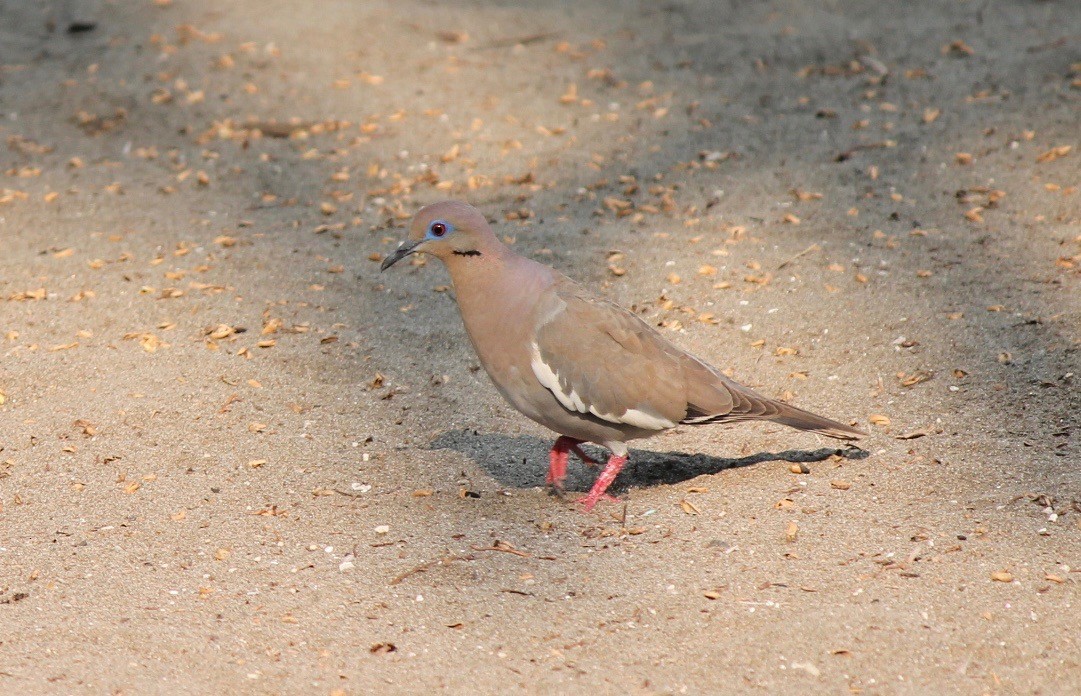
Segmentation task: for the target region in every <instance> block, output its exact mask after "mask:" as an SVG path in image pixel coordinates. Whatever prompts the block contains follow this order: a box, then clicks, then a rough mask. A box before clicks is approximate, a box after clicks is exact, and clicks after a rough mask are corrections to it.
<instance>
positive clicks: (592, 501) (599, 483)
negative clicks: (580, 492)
mask: <svg viewBox="0 0 1081 696" xmlns="http://www.w3.org/2000/svg"><path fill="white" fill-rule="evenodd" d="M626 463H627V458H626V457H617V456H616V455H614V454H613V455H612V456H611V457H609V458H608V463H607V464H605V465H604V470H603V471H602V472H601V475H600V476H598V477H597V480H596V481H595V482H594V483H593V488H591V489H589V493H587V494H586V496H585V497H584V498H579V499H578V502H579V503H581V504H582V505H585V507H586V510H592V509H593V506H594V505H596V504H597V501H598V500H600V499H601V498H605V499H607V500H617V498H614V497H612V496H610V495H608V494H607V493H605V491H607V490H608V486H610V485H612V481H615V480H616V476H619V472H620V470H621V469H622V468H623V465H624V464H626Z"/></svg>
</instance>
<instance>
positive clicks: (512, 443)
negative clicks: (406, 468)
mask: <svg viewBox="0 0 1081 696" xmlns="http://www.w3.org/2000/svg"><path fill="white" fill-rule="evenodd" d="M428 446H429V449H449V450H454V451H455V452H458V453H460V454H464V455H465V456H467V457H469V458H470V459H472V460H473V461H474V462H475V463H476V464H477V465H478V466H479V467H480V468H482V469H484V471H485V472H487V473H488V474H489V475H490V476H492V477H493V478H495V479H496V480H497V481H499V483H501V484H502V485H505V486H514V487H517V488H532V487H536V486H543V485H544V477H545V473H546V472H547V470H548V451H549V449H550V448H551V446H552V441H550V440H544V439H541V438H538V437H534V436H532V435H516V436H512V435H501V434H498V433H483V434H482V433H479V432H477V431H476V430H464V429H459V430H449V431H446V432H443V433H441V434H439V435H438V436H437V437H436V438H435V439H434V440H432V441H431V443H429V445H428ZM585 449H586V451H587V453H588V454H590V456H593V457H594V458H596V459H599V460H603V459H604V458H605V457H606V456H607V452H606V451H605V450H603V449H601V448H598V447H593V446H590V445H586V446H585ZM833 455H838V456H840V457H843V458H845V459H852V460H857V459H866V458H867V457H868V456H870V453H869V452H867V451H866V450H862V449H859V448H857V447H821V448H819V449H816V450H784V451H783V452H758V453H756V454H752V455H748V456H746V457H735V458H727V457H715V456H712V455H709V454H703V453H700V452H699V453H694V454H691V453H688V452H654V451H650V450H640V449H632V450H631V455H630V461H629V462H628V463H627V466H626V468H625V469H624V470H623V472H622V473H621V474H620V475H619V478H618V479H616V482H615V484H614V486H613V490H614V491H616V492H619V491H624V490H626V489H628V488H631V487H635V488H643V487H651V486H659V485H672V484H677V483H682V482H684V481H689V480H690V479H693V478H696V477H698V476H703V475H710V474H717V473H720V472H722V471H725V470H727V469H737V468H740V467H744V466H752V465H754V464H761V463H763V462H797V463H798V462H803V463H809V462H821V461H824V460H826V459H829V458H830V457H832V456H833ZM598 473H599V469H593V468H592V467H589V466H588V465H585V464H583V463H582V462H580V461H579V460H578V459H577V458H575V457H573V456H572V457H571V464H570V466H569V467H568V472H567V486H566V487H567V490H570V491H585V490H589V487H590V486H592V485H593V480H594V479H595V478H596V476H597V474H598Z"/></svg>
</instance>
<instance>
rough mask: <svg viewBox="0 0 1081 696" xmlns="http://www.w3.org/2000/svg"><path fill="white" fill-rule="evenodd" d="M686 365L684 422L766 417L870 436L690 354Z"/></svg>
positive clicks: (848, 436)
mask: <svg viewBox="0 0 1081 696" xmlns="http://www.w3.org/2000/svg"><path fill="white" fill-rule="evenodd" d="M683 368H684V375H685V377H686V379H687V386H688V393H687V401H688V404H687V415H686V416H684V418H683V420H682V421H680V422H681V423H684V424H686V425H707V424H709V423H735V422H739V421H749V420H764V421H770V422H771V423H780V424H781V425H787V426H789V427H790V428H796V429H798V430H808V431H810V432H813V433H818V434H820V435H825V436H827V437H833V438H837V439H838V440H856V439H859V438H861V437H866V435H867V433H865V432H863V431H861V430H857V429H856V428H853V427H851V426H848V425H845V424H844V423H838V422H837V421H835V420H830V419H829V418H825V417H823V416H820V415H818V414H815V413H811V412H810V411H804V410H803V409H802V408H797V407H795V406H790V405H788V404H786V403H784V402H782V401H777V400H775V399H768V398H766V397H764V396H762V395H761V394H759V393H758V392H756V391H754V390H753V389H750V388H748V387H745V386H743V385H741V384H738V383H736V382H734V381H732V380H731V379H729V378H727V377H725V376H724V375H723V374H721V373H720V372H718V371H717V370H715V369H714V368H712V367H710V366H708V365H706V364H705V363H703V362H701V361H700V360H698V359H696V358H693V357H690V356H688V359H687V360H686V361H685V362H684V365H683Z"/></svg>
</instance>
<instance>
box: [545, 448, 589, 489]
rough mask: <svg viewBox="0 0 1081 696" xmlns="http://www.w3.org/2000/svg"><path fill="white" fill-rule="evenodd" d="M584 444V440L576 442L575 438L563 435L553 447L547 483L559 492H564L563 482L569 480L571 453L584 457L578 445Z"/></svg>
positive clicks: (549, 454) (549, 456)
mask: <svg viewBox="0 0 1081 696" xmlns="http://www.w3.org/2000/svg"><path fill="white" fill-rule="evenodd" d="M582 442H584V440H576V439H574V438H573V437H567V436H566V435H562V436H560V438H559V439H558V440H556V443H555V444H554V445H552V451H551V452H549V453H548V477H547V478H546V479H545V482H546V483H547V484H548V485H549V486H551V487H552V488H555V489H556V490H557V491H562V490H563V482H564V481H566V480H567V459H568V458H569V457H570V453H571V452H574V453H575V454H577V455H578V456H582V454H581V450H580V449H578V445H580V444H582Z"/></svg>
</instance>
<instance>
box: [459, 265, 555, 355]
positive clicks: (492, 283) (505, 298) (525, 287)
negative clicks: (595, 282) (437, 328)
mask: <svg viewBox="0 0 1081 696" xmlns="http://www.w3.org/2000/svg"><path fill="white" fill-rule="evenodd" d="M501 251H502V252H503V253H491V254H489V253H482V254H481V255H480V256H469V257H455V258H454V260H453V261H452V262H451V263H448V264H447V269H448V270H449V271H450V277H451V281H452V282H453V283H454V293H455V295H456V296H457V300H458V309H459V311H460V312H461V314H462V321H463V322H464V323H465V327H466V331H467V332H468V333H469V335H470V338H472V339H474V340H473V343H474V346H476V347H477V349H478V351H482V350H484V345H483V344H484V342H478V341H477V340H476V337H477V336H478V335H488V333H489V332H491V333H493V334H494V335H501V334H502V335H506V334H508V333H514V332H515V331H516V330H517V327H518V326H519V325H524V324H525V322H526V320H527V317H529V316H530V315H531V314H532V310H533V307H534V305H535V304H536V301H537V297H539V296H540V294H541V293H542V292H543V291H544V290H545V289H546V288H548V287H549V286H550V285H551V284H552V282H553V278H552V271H551V269H549V268H548V267H547V266H543V265H541V264H539V263H537V262H535V261H533V260H531V259H527V258H525V257H522V256H519V255H518V254H515V253H514V252H513V251H511V250H510V249H508V248H507V247H503V249H502V250H501Z"/></svg>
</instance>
